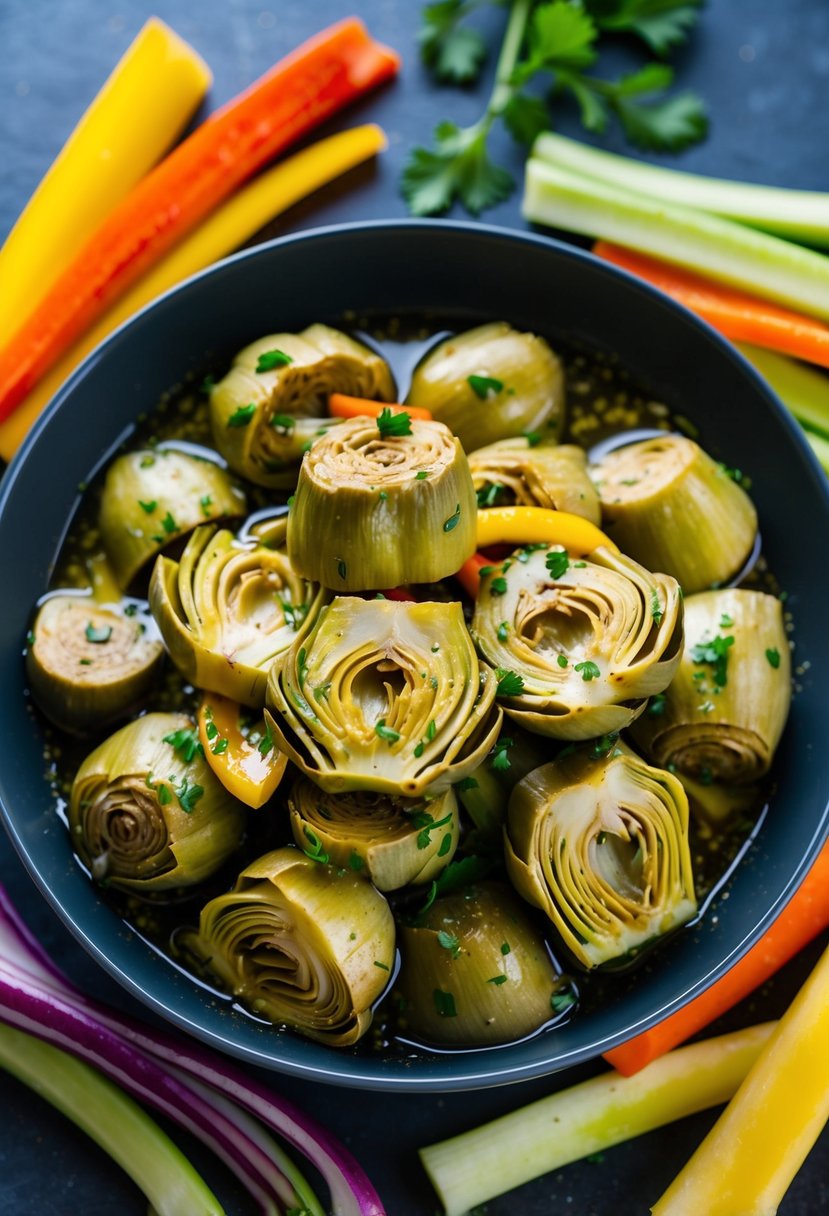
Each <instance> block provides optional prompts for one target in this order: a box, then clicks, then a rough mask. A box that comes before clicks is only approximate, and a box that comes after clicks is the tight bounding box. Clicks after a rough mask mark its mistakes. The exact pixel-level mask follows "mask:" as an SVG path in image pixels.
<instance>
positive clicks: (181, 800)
mask: <svg viewBox="0 0 829 1216" xmlns="http://www.w3.org/2000/svg"><path fill="white" fill-rule="evenodd" d="M197 741H198V740H197V735H196V731H195V727H194V724H193V723H192V722H191V721H190V719H189V718H188V717H186V716H185V715H184V714H161V713H158V714H146V715H145V716H144V717H142V718H137V719H136V720H135V721H133V722H130V723H128V724H127V725H126V726H123V727H122V728H121V729H120V730H119V731H116V732H115V734H114V735H110V737H109V738H108V739H106V740H105V741H104V742H103V743H102V744H101V745H100V746H99V747H96V748H95V750H94V751H93V752H92V753H91V754H90V755H89V756H87V758H86V760H84V762H83V764H82V765H81V767H80V768H79V769H78V772H77V775H76V776H75V780H74V782H73V784H72V793H71V797H70V801H69V829H70V832H71V833H72V842H73V844H74V846H75V848H76V849H77V850H78V853H79V854H80V856H81V858H82V859H83V861H84V862H85V863H86V864H87V865H88V866H89V868H90V870H91V871H92V876H93V877H94V878H96V879H98V880H99V881H104V880H105V881H106V882H107V883H108V884H109V885H111V886H113V887H120V888H121V889H122V890H125V891H130V892H132V893H133V894H135V895H143V894H148V893H151V892H152V893H155V892H157V891H170V890H175V889H176V888H179V887H190V886H195V885H197V884H198V883H200V882H203V881H204V879H206V878H208V877H209V876H210V875H211V874H213V873H214V871H216V870H217V869H218V868H219V866H221V865H222V863H223V862H224V861H226V860H227V858H228V857H229V856H230V855H231V854H232V853H233V852H234V850H235V849H237V848H238V847H239V844H240V843H241V840H242V833H243V831H244V824H245V810H244V807H243V806H242V804H241V803H240V802H237V801H236V799H235V798H232V797H231V796H230V795H229V794H228V793H227V791H226V790H225V789H224V787H223V786H222V785H221V784H220V783H219V782H218V781H217V780H216V778H215V777H214V776H213V774H212V772H211V771H210V769H209V768H208V766H207V763H206V761H205V759H204V757H203V756H202V754H201V752H200V751H199V750H198V747H197ZM185 756H188V757H189V758H188V759H186V760H185V759H184V757H185Z"/></svg>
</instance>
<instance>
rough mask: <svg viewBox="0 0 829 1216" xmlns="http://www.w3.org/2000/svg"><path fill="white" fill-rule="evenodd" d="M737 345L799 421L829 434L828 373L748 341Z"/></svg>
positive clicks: (828, 435) (736, 343)
mask: <svg viewBox="0 0 829 1216" xmlns="http://www.w3.org/2000/svg"><path fill="white" fill-rule="evenodd" d="M734 345H735V346H736V347H737V349H738V350H739V351H740V352H741V353H742V354H743V355H745V357H746V359H748V361H749V363H751V364H752V366H754V367H756V368H757V371H758V372H759V373H760V375H761V376H765V378H766V380H768V382H769V384H770V385H771V387H772V388H773V389H774V391H775V392H776V393H777V395H778V397H779V398H780V400H781V401H782V402H783V404H784V405H787V406H788V407H789V409H790V410H791V411H792V413H793V414H794V416H795V418H797V420H798V422H801V423H803V425H804V426H807V427H812V429H813V430H815V431H820V432H821V433H822V434H824V435H826V436H827V437H829V375H827V374H826V373H825V372H823V371H816V370H815V369H814V368H811V367H808V366H806V365H805V364H803V363H800V362H799V361H798V360H797V359H790V358H788V356H786V355H778V354H775V353H774V352H772V351H770V350H761V349H760V347H759V346H749V344H748V343H747V342H735V344H734ZM810 442H811V440H810Z"/></svg>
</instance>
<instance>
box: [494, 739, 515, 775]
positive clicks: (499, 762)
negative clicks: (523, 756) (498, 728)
mask: <svg viewBox="0 0 829 1216" xmlns="http://www.w3.org/2000/svg"><path fill="white" fill-rule="evenodd" d="M512 744H513V740H512V739H499V740H498V742H497V743H496V744H495V746H494V747H493V749H492V759H491V761H490V767H491V768H492V770H493V772H495V773H506V772H507V771H508V769H509V767H510V758H509V756H508V755H507V752H508V751H509V749H510V748H511V747H512Z"/></svg>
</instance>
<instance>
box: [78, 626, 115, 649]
mask: <svg viewBox="0 0 829 1216" xmlns="http://www.w3.org/2000/svg"><path fill="white" fill-rule="evenodd" d="M84 634H85V635H86V640H87V642H95V643H97V644H98V645H101V643H103V642H108V641H109V639H110V638H111V637H112V626H111V625H101V626H100V628H97V627H96V626H95V625H93V624H92V622H91V621H90V622H89V624H88V625H87V627H86V629H85V630H84Z"/></svg>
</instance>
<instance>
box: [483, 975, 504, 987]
mask: <svg viewBox="0 0 829 1216" xmlns="http://www.w3.org/2000/svg"><path fill="white" fill-rule="evenodd" d="M506 982H507V977H506V976H505V975H493V976H490V978H489V979H488V980H487V983H488V984H496V985H500V984H506Z"/></svg>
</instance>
